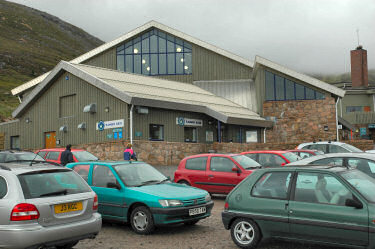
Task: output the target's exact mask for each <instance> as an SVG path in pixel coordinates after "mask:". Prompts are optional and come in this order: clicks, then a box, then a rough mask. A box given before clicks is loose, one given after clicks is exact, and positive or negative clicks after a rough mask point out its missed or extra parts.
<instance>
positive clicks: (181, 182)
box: [178, 180, 190, 186]
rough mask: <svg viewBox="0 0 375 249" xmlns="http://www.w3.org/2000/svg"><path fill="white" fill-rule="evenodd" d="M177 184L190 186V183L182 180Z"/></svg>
mask: <svg viewBox="0 0 375 249" xmlns="http://www.w3.org/2000/svg"><path fill="white" fill-rule="evenodd" d="M178 183H179V184H184V185H187V186H190V183H188V182H187V181H184V180H182V181H179V182H178Z"/></svg>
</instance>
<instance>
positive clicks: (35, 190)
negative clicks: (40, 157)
mask: <svg viewBox="0 0 375 249" xmlns="http://www.w3.org/2000/svg"><path fill="white" fill-rule="evenodd" d="M18 179H19V181H20V183H21V187H22V190H23V194H24V196H25V199H32V198H44V197H49V196H58V195H69V194H77V193H84V192H90V191H91V189H90V187H89V186H88V185H87V184H86V183H85V181H84V180H83V179H82V178H81V177H80V176H79V175H77V174H76V173H74V172H73V171H71V170H69V171H61V170H56V171H50V170H49V171H37V172H31V173H27V174H22V175H18Z"/></svg>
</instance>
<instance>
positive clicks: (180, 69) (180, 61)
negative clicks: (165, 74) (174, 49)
mask: <svg viewBox="0 0 375 249" xmlns="http://www.w3.org/2000/svg"><path fill="white" fill-rule="evenodd" d="M183 73H184V54H183V53H177V54H176V74H183Z"/></svg>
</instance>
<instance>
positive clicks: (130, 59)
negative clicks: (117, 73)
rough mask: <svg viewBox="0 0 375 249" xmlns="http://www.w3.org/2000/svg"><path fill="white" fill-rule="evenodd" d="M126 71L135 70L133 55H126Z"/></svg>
mask: <svg viewBox="0 0 375 249" xmlns="http://www.w3.org/2000/svg"><path fill="white" fill-rule="evenodd" d="M117 68H118V67H117ZM119 70H120V69H119ZM125 72H127V73H132V72H133V55H126V56H125Z"/></svg>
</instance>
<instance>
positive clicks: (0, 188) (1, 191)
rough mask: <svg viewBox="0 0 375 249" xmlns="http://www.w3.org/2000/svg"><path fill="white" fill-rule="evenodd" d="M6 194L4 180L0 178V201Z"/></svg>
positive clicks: (6, 189) (6, 188)
mask: <svg viewBox="0 0 375 249" xmlns="http://www.w3.org/2000/svg"><path fill="white" fill-rule="evenodd" d="M7 192H8V187H7V182H6V181H5V179H4V178H2V177H0V199H2V198H4V196H5V195H6V194H7Z"/></svg>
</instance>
